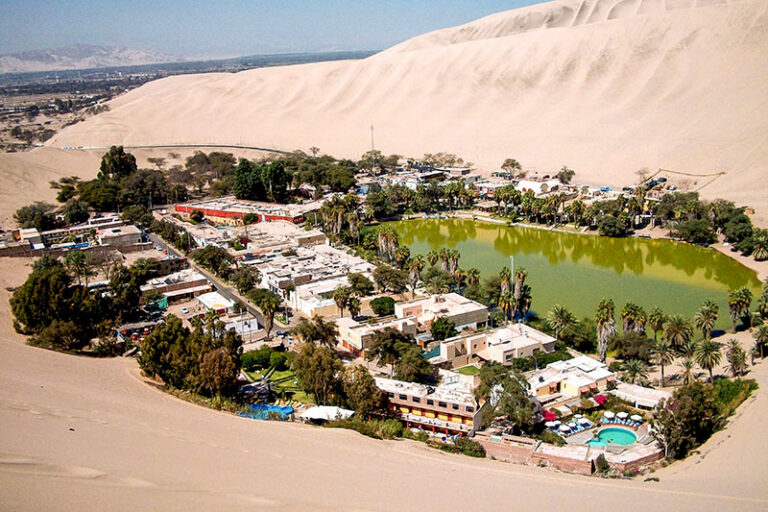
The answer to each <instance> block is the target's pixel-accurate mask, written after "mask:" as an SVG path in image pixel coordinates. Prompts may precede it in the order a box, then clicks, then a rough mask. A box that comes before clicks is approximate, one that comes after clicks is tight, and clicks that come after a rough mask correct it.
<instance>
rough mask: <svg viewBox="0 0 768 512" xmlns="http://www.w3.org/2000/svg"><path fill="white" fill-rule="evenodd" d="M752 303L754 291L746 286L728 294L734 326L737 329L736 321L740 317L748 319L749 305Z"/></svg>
mask: <svg viewBox="0 0 768 512" xmlns="http://www.w3.org/2000/svg"><path fill="white" fill-rule="evenodd" d="M751 305H752V292H751V291H750V289H749V288H747V287H746V286H743V287H741V288H739V289H738V290H734V291H732V292H730V293H729V294H728V308H729V310H730V313H731V320H732V321H733V328H734V330H735V329H736V323H737V322H738V320H739V318H744V319H747V321H748V317H749V307H750V306H751Z"/></svg>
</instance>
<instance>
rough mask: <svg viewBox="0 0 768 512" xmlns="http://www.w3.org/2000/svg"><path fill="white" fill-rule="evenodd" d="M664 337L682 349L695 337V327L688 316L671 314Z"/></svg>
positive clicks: (678, 348)
mask: <svg viewBox="0 0 768 512" xmlns="http://www.w3.org/2000/svg"><path fill="white" fill-rule="evenodd" d="M663 337H664V339H665V340H667V341H668V342H669V343H670V344H671V345H672V346H673V347H674V348H675V349H676V350H678V351H680V350H681V349H682V348H683V347H684V346H685V344H686V343H688V342H689V341H691V339H692V338H693V328H692V327H691V324H690V322H689V321H688V319H687V318H685V317H683V316H681V315H671V316H670V317H669V318H668V319H667V322H666V323H665V324H664V333H663Z"/></svg>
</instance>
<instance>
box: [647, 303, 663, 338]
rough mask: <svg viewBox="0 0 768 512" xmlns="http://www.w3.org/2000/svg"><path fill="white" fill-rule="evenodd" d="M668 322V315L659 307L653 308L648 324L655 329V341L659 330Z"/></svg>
mask: <svg viewBox="0 0 768 512" xmlns="http://www.w3.org/2000/svg"><path fill="white" fill-rule="evenodd" d="M666 322H667V315H665V314H664V312H663V311H662V310H661V309H659V308H653V310H652V311H651V314H650V315H648V325H650V326H651V329H653V341H656V338H657V337H658V334H659V332H661V331H662V330H663V329H664V324H665V323H666Z"/></svg>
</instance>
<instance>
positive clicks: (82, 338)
mask: <svg viewBox="0 0 768 512" xmlns="http://www.w3.org/2000/svg"><path fill="white" fill-rule="evenodd" d="M89 338H90V336H89V335H88V332H87V331H86V330H84V329H82V328H81V327H80V326H79V325H77V324H75V323H74V322H68V321H64V320H54V321H53V322H51V323H50V324H49V325H48V326H46V327H45V328H44V329H43V330H42V331H40V334H38V335H37V336H35V337H33V338H32V339H31V340H30V344H31V345H34V346H37V347H43V348H48V349H52V350H63V351H67V352H68V351H71V350H77V349H80V348H82V347H83V346H85V345H86V344H87V343H88V340H89Z"/></svg>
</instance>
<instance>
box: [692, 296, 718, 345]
mask: <svg viewBox="0 0 768 512" xmlns="http://www.w3.org/2000/svg"><path fill="white" fill-rule="evenodd" d="M719 309H720V307H719V306H718V305H717V304H715V303H714V302H712V301H711V300H708V301H706V302H705V303H704V304H703V305H702V306H701V307H700V308H699V310H698V311H697V312H696V315H694V317H693V320H694V322H695V323H696V328H697V329H699V330H700V331H701V335H702V336H703V337H704V338H705V339H709V337H710V336H711V335H712V329H714V328H715V324H716V323H717V314H718V311H719Z"/></svg>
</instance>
